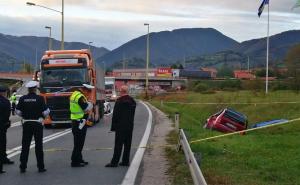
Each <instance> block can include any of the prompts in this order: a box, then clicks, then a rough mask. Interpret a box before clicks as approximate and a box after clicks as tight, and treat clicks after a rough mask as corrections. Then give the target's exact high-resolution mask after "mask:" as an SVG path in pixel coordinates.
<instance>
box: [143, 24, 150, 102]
mask: <svg viewBox="0 0 300 185" xmlns="http://www.w3.org/2000/svg"><path fill="white" fill-rule="evenodd" d="M144 26H147V27H148V33H147V58H146V85H145V89H146V98H148V88H149V30H150V24H149V23H144Z"/></svg>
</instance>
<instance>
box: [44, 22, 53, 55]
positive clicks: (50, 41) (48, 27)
mask: <svg viewBox="0 0 300 185" xmlns="http://www.w3.org/2000/svg"><path fill="white" fill-rule="evenodd" d="M45 28H46V29H49V32H50V33H49V48H48V49H49V50H52V34H51V30H52V28H51V26H45Z"/></svg>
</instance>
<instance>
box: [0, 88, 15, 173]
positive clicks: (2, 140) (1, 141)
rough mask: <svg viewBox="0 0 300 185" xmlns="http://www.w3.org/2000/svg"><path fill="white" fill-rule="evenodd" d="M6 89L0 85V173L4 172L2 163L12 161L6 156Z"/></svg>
mask: <svg viewBox="0 0 300 185" xmlns="http://www.w3.org/2000/svg"><path fill="white" fill-rule="evenodd" d="M7 90H8V88H7V87H5V86H0V112H1V114H0V174H1V173H5V171H3V164H12V163H13V162H12V161H10V160H9V159H7V156H6V132H7V129H8V128H9V127H10V121H9V117H10V102H9V100H8V99H7V98H6V92H7Z"/></svg>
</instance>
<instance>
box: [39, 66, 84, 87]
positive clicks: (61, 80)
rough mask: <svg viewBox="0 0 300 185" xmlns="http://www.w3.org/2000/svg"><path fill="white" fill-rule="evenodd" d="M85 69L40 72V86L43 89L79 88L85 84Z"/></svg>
mask: <svg viewBox="0 0 300 185" xmlns="http://www.w3.org/2000/svg"><path fill="white" fill-rule="evenodd" d="M87 81H88V79H87V69H86V68H72V69H53V68H52V69H45V70H44V71H43V72H42V78H41V85H42V86H44V87H63V86H81V85H82V84H83V83H86V82H87Z"/></svg>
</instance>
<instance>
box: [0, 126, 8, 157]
mask: <svg viewBox="0 0 300 185" xmlns="http://www.w3.org/2000/svg"><path fill="white" fill-rule="evenodd" d="M6 133H7V129H6V128H5V129H3V130H1V131H0V137H1V138H0V140H1V142H0V145H1V146H0V153H1V154H0V160H1V161H2V162H6V161H8V159H7V154H6V144H7V139H6Z"/></svg>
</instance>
